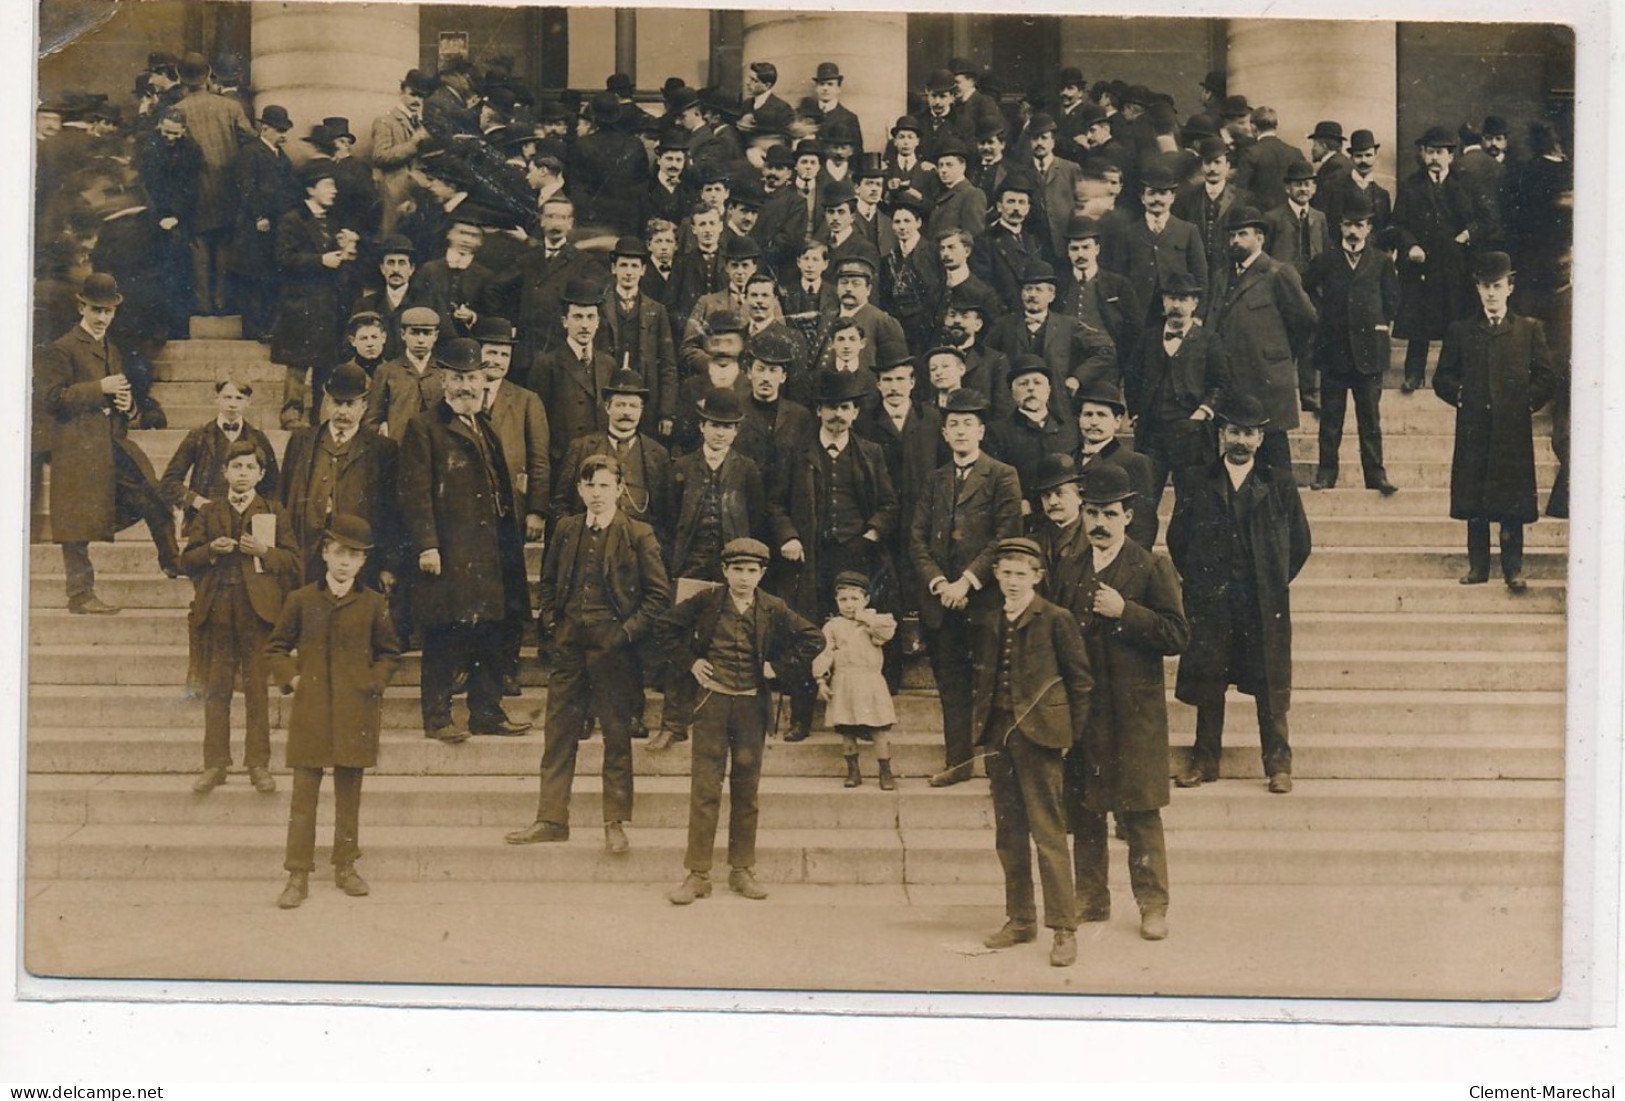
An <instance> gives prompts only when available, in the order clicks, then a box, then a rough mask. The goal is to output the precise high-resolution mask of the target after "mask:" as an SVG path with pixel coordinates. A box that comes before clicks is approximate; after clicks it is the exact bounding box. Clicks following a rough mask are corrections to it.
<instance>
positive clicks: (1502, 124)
mask: <svg viewBox="0 0 1625 1101" xmlns="http://www.w3.org/2000/svg"><path fill="white" fill-rule="evenodd" d="M1508 132H1509V131H1508V129H1507V120H1506V119H1504V118H1502V117H1501V116H1500V115H1485V116H1484V136H1485V137H1486V138H1504V137H1506V136H1507V134H1508Z"/></svg>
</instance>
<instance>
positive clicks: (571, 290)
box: [560, 277, 604, 306]
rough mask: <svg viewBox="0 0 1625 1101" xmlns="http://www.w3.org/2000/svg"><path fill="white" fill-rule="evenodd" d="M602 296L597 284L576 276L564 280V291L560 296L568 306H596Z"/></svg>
mask: <svg viewBox="0 0 1625 1101" xmlns="http://www.w3.org/2000/svg"><path fill="white" fill-rule="evenodd" d="M603 296H604V294H603V291H602V290H600V289H599V287H598V284H596V283H594V282H593V281H592V280H590V279H582V278H579V277H577V278H575V279H570V280H567V281H566V282H565V284H564V293H563V294H562V295H561V296H560V297H561V298H562V299H563V300H564V302H565V304H566V305H569V306H596V305H598V301H599V299H601V298H603Z"/></svg>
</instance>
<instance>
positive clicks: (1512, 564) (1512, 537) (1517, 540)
mask: <svg viewBox="0 0 1625 1101" xmlns="http://www.w3.org/2000/svg"><path fill="white" fill-rule="evenodd" d="M1500 542H1501V575H1502V576H1503V577H1505V578H1507V579H1508V580H1509V581H1510V580H1511V579H1512V578H1514V577H1517V576H1518V575H1519V574H1521V573H1523V525H1522V524H1516V523H1513V524H1502V525H1501V539H1500Z"/></svg>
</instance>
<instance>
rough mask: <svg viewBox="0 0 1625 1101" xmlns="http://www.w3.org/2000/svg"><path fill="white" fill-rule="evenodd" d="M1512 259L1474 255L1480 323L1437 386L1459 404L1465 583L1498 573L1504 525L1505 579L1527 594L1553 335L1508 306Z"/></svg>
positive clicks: (1456, 508) (1451, 343)
mask: <svg viewBox="0 0 1625 1101" xmlns="http://www.w3.org/2000/svg"><path fill="white" fill-rule="evenodd" d="M1512 276H1513V271H1512V261H1511V259H1510V258H1509V257H1508V256H1507V254H1506V253H1504V252H1485V253H1481V254H1479V255H1478V256H1476V257H1474V260H1473V268H1472V277H1473V282H1474V284H1475V285H1476V287H1477V289H1478V298H1479V303H1480V306H1481V312H1480V314H1479V316H1477V317H1474V318H1471V319H1469V320H1466V321H1458V322H1456V323H1455V324H1454V325H1452V326H1450V329H1449V331H1448V332H1447V333H1445V341H1444V349H1443V351H1441V352H1440V354H1439V369H1438V371H1436V372H1435V373H1434V376H1433V389H1434V392H1435V393H1437V394H1438V395H1439V397H1440V398H1442V399H1443V400H1444V401H1445V402H1447V403H1449V404H1450V405H1453V406H1455V407H1456V444H1455V451H1454V453H1453V454H1452V456H1451V461H1450V516H1451V518H1452V519H1455V520H1465V521H1467V563H1468V565H1467V573H1466V575H1465V576H1463V577H1462V579H1461V583H1462V584H1463V585H1482V584H1483V583H1484V582H1486V581H1488V580H1489V576H1490V524H1491V523H1492V522H1495V523H1499V524H1500V525H1501V533H1500V542H1501V574H1502V576H1503V577H1504V578H1505V579H1506V585H1507V589H1508V590H1510V591H1511V592H1514V593H1522V592H1524V591H1525V589H1526V588H1527V587H1528V586H1527V583H1526V582H1525V581H1524V580H1523V578H1522V577H1520V576H1519V574H1520V573H1521V572H1522V570H1523V526H1524V525H1525V524H1532V523H1534V522H1535V521H1536V520H1537V519H1538V518H1539V515H1540V513H1539V507H1538V503H1537V501H1536V498H1535V444H1534V430H1533V428H1532V426H1531V424H1530V420H1531V416H1532V414H1533V413H1534V412H1535V410H1537V409H1539V408H1541V407H1542V406H1543V405H1545V404H1546V403H1547V402H1548V401H1550V400H1551V399H1552V395H1553V393H1554V392H1555V390H1556V388H1557V377H1556V375H1555V373H1554V371H1553V365H1552V353H1551V350H1550V349H1549V348H1548V347H1547V344H1546V329H1545V326H1544V325H1542V324H1541V323H1540V322H1539V321H1536V320H1535V319H1534V318H1530V317H1519V316H1517V315H1516V314H1513V313H1512V312H1510V310H1509V309H1508V308H1507V299H1508V297H1509V296H1510V295H1511V293H1512Z"/></svg>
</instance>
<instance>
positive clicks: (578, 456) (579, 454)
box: [553, 368, 673, 547]
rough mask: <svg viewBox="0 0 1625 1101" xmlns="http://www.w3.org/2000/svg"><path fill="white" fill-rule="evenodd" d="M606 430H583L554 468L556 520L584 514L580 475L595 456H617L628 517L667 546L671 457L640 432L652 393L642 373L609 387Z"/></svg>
mask: <svg viewBox="0 0 1625 1101" xmlns="http://www.w3.org/2000/svg"><path fill="white" fill-rule="evenodd" d="M603 394H604V402H603V421H604V427H603V428H602V430H595V431H591V432H582V433H581V434H579V435H577V436H576V437H575V438H574V439H573V440H571V441H570V446H569V447H568V448H567V449H566V450H565V452H564V458H563V459H561V460H560V461H559V462H557V463H555V464H554V469H553V519H554V521H555V522H557V521H558V520H559V519H561V518H563V517H565V516H568V515H570V514H571V513H576V512H580V511H581V510H582V508H583V502H582V500H581V494H580V492H579V491H578V490H577V488H576V475H577V474H578V473H579V472H580V470H581V467H582V464H583V463H585V462H586V461H587V459H588V458H590V457H591V456H593V455H613V456H615V459H616V461H617V462H619V463H620V464H621V470H620V480H621V499H620V503H619V504H618V505H617V506H616V507H617V508H619V509H620V510H621V511H622V512H624V513H626V514H627V516H629V517H631V518H632V519H634V520H638V521H641V522H642V523H645V524H648V525H649V526H650V527H652V528H654V531H655V537H656V538H657V539H659V540H660V544H661V546H662V547H665V546H669V545H670V541H671V532H672V507H673V506H672V501H673V497H672V477H671V453H670V452H668V451H667V450H666V448H665V446H664V445H663V444H661V442H660V441H659V440H657V439H655V438H654V437H653V436H651V435H648V434H647V433H645V432H642V431H640V430H639V426H640V425H642V424H643V410H644V409H645V408H646V407H647V406H648V403H649V390H648V388H647V387H646V386H645V385H644V383H643V377H642V376H641V375H639V374H638V373H637V372H636V371H631V370H627V369H624V368H623V369H621V370H618V371H616V372H615V373H614V374H613V375H612V376H610V380H609V382H608V383H607V384H606V385H605V386H604V387H603Z"/></svg>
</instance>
